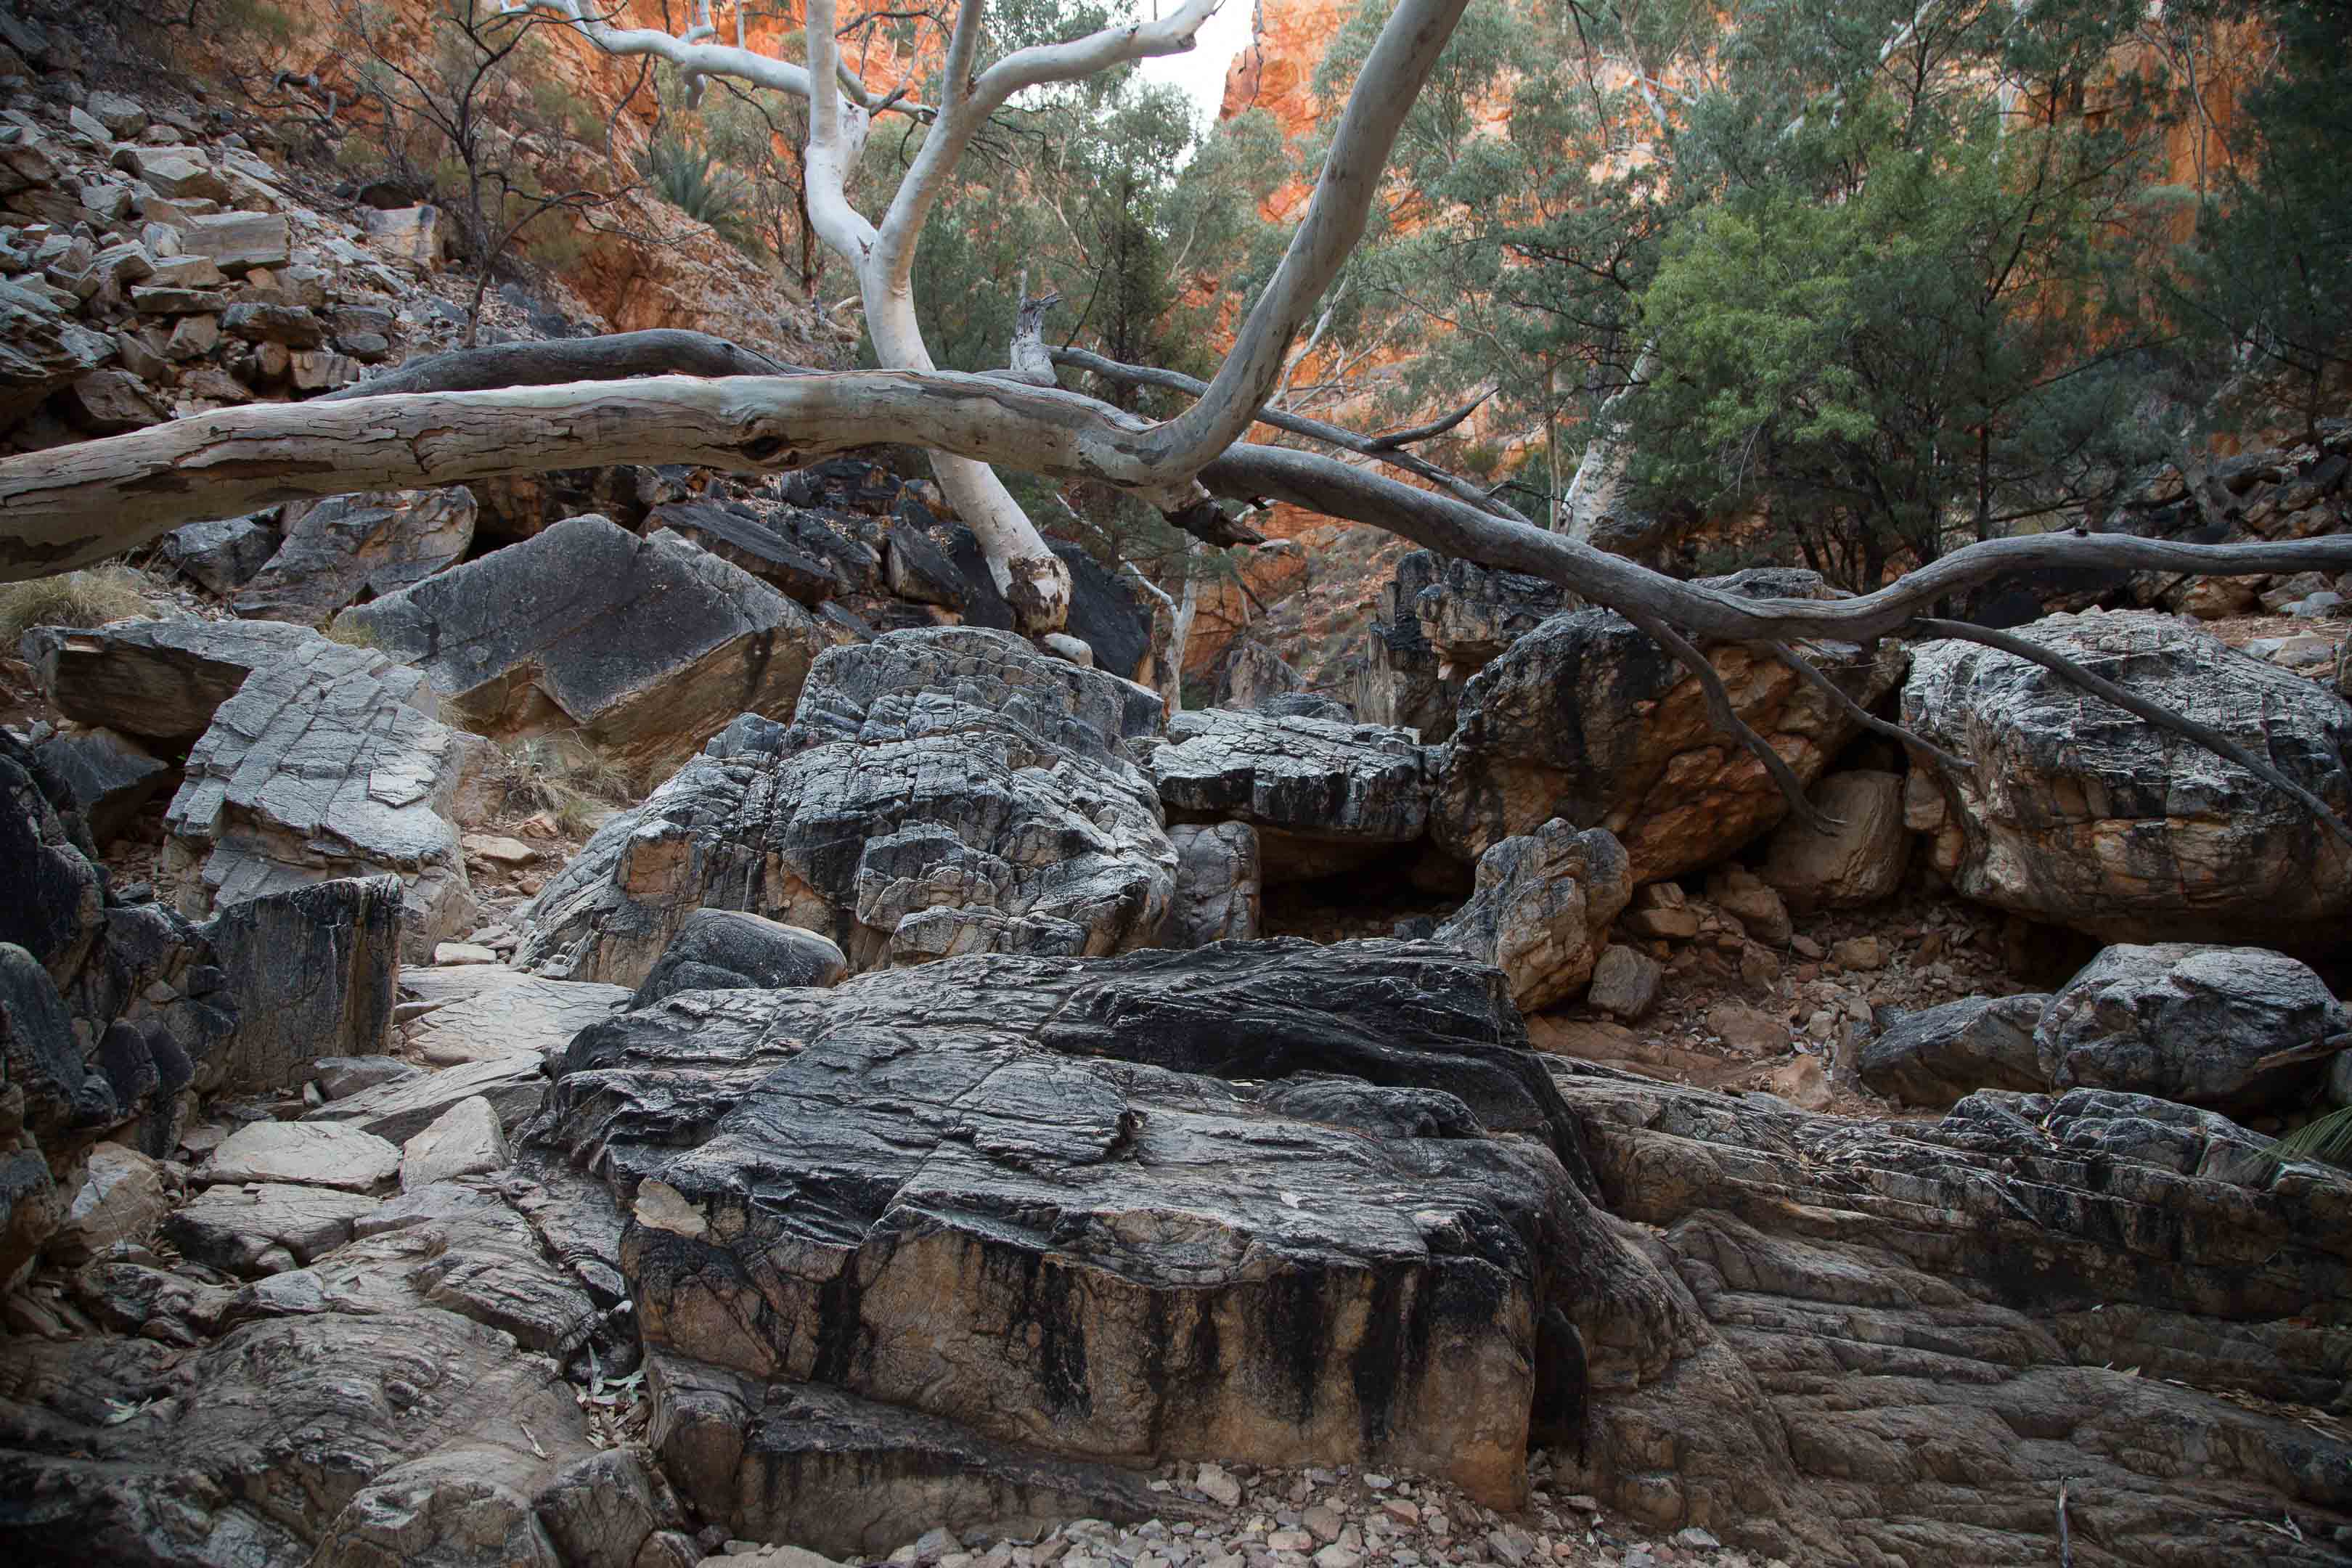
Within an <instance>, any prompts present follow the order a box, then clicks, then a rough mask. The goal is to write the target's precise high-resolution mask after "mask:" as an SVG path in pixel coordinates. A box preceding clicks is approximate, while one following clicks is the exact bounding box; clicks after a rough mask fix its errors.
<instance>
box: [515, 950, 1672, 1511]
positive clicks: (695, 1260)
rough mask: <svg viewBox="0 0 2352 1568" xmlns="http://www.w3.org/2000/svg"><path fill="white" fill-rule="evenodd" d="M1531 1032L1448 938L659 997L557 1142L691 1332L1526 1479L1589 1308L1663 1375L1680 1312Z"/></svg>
mask: <svg viewBox="0 0 2352 1568" xmlns="http://www.w3.org/2000/svg"><path fill="white" fill-rule="evenodd" d="M1524 1041H1525V1037H1524V1033H1523V1031H1522V1030H1521V1028H1520V1026H1519V1024H1518V1019H1517V1014H1516V1013H1515V1012H1514V1011H1513V1010H1512V1009H1511V1007H1510V1005H1509V1004H1508V1002H1507V996H1506V994H1505V993H1504V991H1503V990H1502V987H1501V984H1500V977H1499V976H1498V975H1496V973H1495V972H1494V971H1492V970H1490V969H1486V968H1485V967H1484V966H1481V965H1478V964H1475V963H1469V962H1467V961H1465V960H1464V959H1462V958H1460V957H1459V956H1458V955H1456V954H1454V953H1452V952H1449V951H1447V950H1445V949H1442V948H1439V947H1436V946H1434V945H1432V944H1410V943H1396V942H1370V943H1357V944H1345V945H1342V946H1340V947H1335V948H1318V947H1316V946H1315V945H1313V944H1311V943H1307V942H1297V941H1285V942H1255V943H1227V944H1223V945H1221V946H1219V947H1216V948H1213V949H1208V950H1204V951H1202V952H1187V953H1169V952H1152V953H1139V954H1136V955H1132V956H1130V957H1127V958H1122V959H1117V960H1106V961H1095V962H1087V961H1084V960H1074V959H1061V958H1041V957H1024V956H1018V955H1009V954H997V955H985V956H977V957H972V958H966V959H960V960H950V961H946V962H944V963H938V964H933V965H929V966H925V967H923V968H919V969H911V970H893V971H889V972H886V973H877V974H868V975H865V976H861V977H856V978H853V979H852V980H849V981H847V982H845V983H844V984H842V985H840V986H838V987H836V988H835V989H833V990H830V991H809V990H784V991H777V992H769V993H746V992H736V991H730V992H718V993H710V992H703V993H692V992H689V993H685V994H680V995H677V996H674V997H671V998H668V999H667V1000H666V1001H665V1002H663V1003H661V1004H659V1005H656V1006H655V1007H652V1008H648V1009H645V1010H642V1011H638V1012H632V1013H629V1014H625V1015H623V1016H619V1017H616V1018H615V1019H614V1020H613V1021H611V1022H609V1023H607V1024H604V1025H601V1026H598V1027H597V1028H595V1029H592V1030H590V1031H587V1032H586V1033H584V1034H583V1035H582V1036H581V1037H580V1038H579V1039H578V1040H576V1041H575V1042H574V1043H573V1045H572V1048H571V1049H570V1050H569V1051H568V1052H567V1053H566V1057H565V1059H564V1061H563V1062H562V1066H561V1067H560V1068H559V1083H558V1089H557V1092H556V1094H555V1096H554V1097H553V1098H552V1099H551V1102H550V1106H549V1112H548V1115H547V1116H546V1117H544V1118H543V1119H542V1120H541V1122H540V1123H539V1124H537V1125H536V1126H535V1127H534V1129H533V1136H534V1138H535V1139H537V1140H539V1141H542V1142H552V1143H555V1144H557V1145H559V1146H562V1147H565V1148H567V1149H568V1150H570V1151H572V1152H574V1153H575V1154H576V1155H577V1156H579V1157H582V1158H584V1159H587V1160H589V1161H590V1162H591V1163H594V1164H595V1165H597V1166H598V1167H599V1168H601V1169H603V1170H604V1171H605V1172H606V1173H607V1175H608V1178H609V1179H612V1180H614V1182H615V1184H616V1185H618V1186H619V1187H620V1189H621V1190H622V1191H623V1192H624V1193H625V1194H626V1195H628V1196H629V1197H630V1198H631V1200H632V1205H633V1211H632V1212H633V1214H634V1216H635V1217H634V1222H633V1224H632V1225H631V1226H630V1227H629V1229H628V1231H627V1233H626V1235H625V1237H624V1240H623V1246H622V1266H623V1269H624V1272H625V1273H626V1274H627V1275H628V1277H629V1279H630V1281H631V1286H632V1297H633V1299H634V1300H635V1302H636V1304H637V1312H638V1317H639V1321H640V1322H641V1323H642V1325H643V1327H644V1331H645V1333H646V1341H647V1343H648V1344H649V1345H651V1346H654V1347H656V1349H659V1350H661V1351H665V1352H673V1353H675V1354H677V1355H679V1356H683V1357H687V1358H689V1359H692V1360H695V1361H698V1362H704V1363H710V1364H712V1365H716V1366H721V1367H725V1368H728V1369H730V1370H731V1371H733V1372H735V1373H740V1374H741V1375H743V1376H745V1377H749V1378H752V1379H755V1380H760V1381H762V1382H801V1383H813V1384H824V1385H829V1386H831V1387H835V1388H839V1389H842V1390H845V1391H846V1392H848V1393H850V1394H856V1395H857V1396H859V1397H860V1398H862V1399H866V1400H871V1401H875V1402H877V1403H879V1404H882V1405H891V1406H896V1407H899V1408H902V1409H909V1410H915V1411H919V1412H921V1413H923V1414H925V1415H931V1416H936V1417H940V1418H943V1419H945V1420H948V1421H951V1422H954V1423H957V1424H959V1425H961V1426H965V1427H968V1428H969V1429H971V1431H972V1432H974V1433H977V1434H979V1435H980V1436H984V1437H987V1438H989V1439H992V1440H993V1441H996V1442H1003V1443H1013V1444H1017V1445H1020V1446H1022V1447H1028V1448H1033V1449H1037V1450H1042V1451H1044V1452H1045V1453H1049V1454H1055V1455H1059V1456H1061V1457H1063V1458H1077V1459H1087V1460H1093V1461H1111V1462H1120V1463H1139V1462H1143V1461H1146V1460H1151V1459H1155V1458H1170V1457H1175V1456H1181V1455H1190V1456H1192V1457H1221V1458H1244V1459H1249V1460H1252V1461H1254V1462H1274V1459H1275V1457H1276V1456H1277V1455H1279V1456H1284V1457H1285V1458H1284V1462H1287V1463H1297V1462H1300V1461H1301V1460H1302V1459H1305V1460H1308V1461H1311V1462H1317V1463H1334V1464H1336V1463H1361V1464H1367V1465H1374V1466H1379V1467H1383V1468H1391V1467H1392V1468H1405V1469H1412V1470H1419V1471H1425V1472H1429V1473H1433V1474H1439V1475H1444V1476H1445V1477H1447V1478H1449V1479H1456V1480H1458V1481H1459V1482H1460V1483H1461V1484H1462V1485H1464V1486H1465V1488H1467V1489H1472V1490H1474V1491H1475V1492H1477V1493H1478V1494H1479V1495H1481V1496H1484V1497H1487V1498H1491V1499H1495V1500H1498V1501H1500V1502H1508V1501H1510V1500H1513V1499H1515V1498H1517V1497H1518V1496H1521V1495H1523V1489H1524V1487H1525V1484H1526V1479H1525V1453H1526V1448H1527V1443H1528V1432H1529V1429H1530V1426H1535V1427H1537V1428H1538V1429H1549V1424H1551V1423H1553V1422H1554V1421H1556V1420H1557V1419H1559V1417H1560V1415H1561V1414H1562V1412H1561V1411H1560V1410H1559V1408H1558V1407H1557V1405H1556V1400H1557V1397H1558V1389H1557V1386H1556V1384H1557V1380H1556V1379H1555V1380H1553V1381H1552V1382H1547V1381H1546V1371H1547V1367H1548V1366H1549V1365H1550V1363H1553V1361H1554V1360H1555V1359H1556V1358H1557V1357H1558V1356H1559V1355H1561V1354H1564V1353H1566V1352H1565V1351H1564V1350H1563V1349H1561V1348H1560V1346H1561V1345H1562V1344H1564V1342H1565V1339H1566V1336H1568V1335H1569V1334H1570V1332H1571V1331H1572V1330H1571V1327H1570V1325H1575V1326H1577V1327H1580V1328H1581V1330H1582V1333H1581V1342H1582V1343H1583V1344H1584V1345H1587V1346H1590V1347H1591V1358H1592V1361H1593V1363H1594V1364H1596V1365H1597V1366H1599V1367H1600V1368H1601V1369H1602V1371H1603V1374H1604V1375H1608V1376H1612V1377H1618V1378H1622V1379H1624V1380H1626V1381H1629V1382H1633V1381H1639V1380H1640V1379H1641V1378H1642V1377H1643V1376H1645V1375H1650V1374H1654V1373H1655V1372H1656V1371H1658V1370H1660V1369H1661V1368H1662V1367H1663V1364H1664V1363H1663V1360H1662V1359H1660V1354H1659V1347H1660V1345H1661V1344H1662V1343H1663V1342H1664V1339H1668V1338H1671V1332H1672V1331H1671V1329H1670V1325H1671V1323H1672V1322H1673V1321H1674V1319H1675V1309H1674V1307H1673V1306H1672V1303H1671V1299H1670V1294H1669V1292H1668V1291H1667V1290H1666V1289H1665V1288H1664V1282H1663V1281H1661V1280H1660V1279H1657V1278H1656V1277H1655V1276H1654V1275H1652V1274H1651V1273H1649V1272H1648V1269H1647V1267H1646V1265H1644V1264H1643V1263H1642V1262H1641V1261H1640V1260H1639V1259H1638V1258H1636V1257H1635V1256H1634V1255H1633V1254H1631V1253H1630V1252H1628V1251H1627V1250H1626V1249H1625V1248H1624V1247H1622V1245H1621V1244H1620V1243H1619V1242H1618V1240H1617V1239H1616V1238H1615V1237H1614V1236H1613V1235H1612V1234H1611V1233H1609V1232H1608V1231H1607V1230H1606V1229H1605V1227H1604V1226H1602V1224H1601V1220H1600V1217H1599V1216H1598V1215H1597V1213H1596V1212H1595V1211H1594V1210H1593V1209H1591V1206H1590V1205H1588V1204H1587V1203H1586V1202H1585V1201H1584V1199H1583V1198H1582V1196H1581V1194H1580V1191H1579V1189H1578V1187H1577V1184H1576V1180H1575V1178H1574V1177H1573V1176H1572V1175H1571V1174H1570V1165H1564V1164H1563V1163H1562V1158H1561V1157H1562V1154H1563V1153H1565V1155H1566V1157H1567V1158H1568V1159H1569V1161H1570V1163H1571V1164H1580V1159H1579V1157H1578V1156H1577V1154H1576V1152H1575V1132H1574V1130H1573V1128H1572V1127H1571V1126H1570V1124H1569V1123H1568V1122H1567V1121H1565V1120H1564V1119H1563V1118H1562V1117H1561V1116H1560V1114H1559V1110H1560V1108H1559V1105H1558V1104H1557V1103H1556V1102H1555V1101H1554V1100H1553V1099H1552V1098H1551V1090H1550V1088H1549V1079H1547V1078H1546V1077H1545V1075H1544V1074H1543V1072H1542V1070H1541V1068H1540V1067H1539V1066H1538V1064H1537V1062H1536V1060H1535V1058H1534V1056H1533V1054H1532V1053H1530V1052H1528V1050H1527V1049H1526V1047H1525V1043H1524ZM755 1073H756V1074H758V1076H757V1078H756V1081H754V1082H752V1083H751V1087H750V1088H749V1090H748V1092H745V1091H744V1090H743V1089H742V1088H741V1087H740V1086H741V1085H742V1084H743V1082H744V1080H745V1079H749V1078H751V1077H752V1075H753V1074H755ZM706 1075H707V1076H708V1078H709V1079H710V1080H712V1081H713V1087H714V1089H716V1088H717V1087H718V1086H719V1085H722V1084H723V1086H724V1087H723V1089H718V1091H717V1092H706V1093H697V1092H696V1091H693V1090H690V1089H689V1090H681V1089H680V1088H679V1085H680V1081H681V1080H692V1079H696V1078H698V1077H704V1076H706ZM574 1079H580V1080H582V1081H580V1082H578V1083H575V1082H574ZM1505 1131H1508V1132H1513V1133H1517V1134H1520V1135H1519V1136H1515V1137H1502V1136H1496V1134H1497V1133H1500V1132H1505ZM664 1143H667V1148H664V1147H661V1145H662V1144H664ZM681 1150H682V1152H679V1151H681ZM664 1154H667V1158H666V1159H664V1158H662V1156H663V1155H664ZM755 1303H756V1305H755ZM1555 1322H1556V1323H1557V1324H1558V1325H1559V1326H1558V1328H1557V1329H1552V1328H1547V1327H1546V1325H1547V1324H1550V1323H1555ZM1008 1324H1009V1325H1012V1333H1013V1343H1014V1344H1015V1345H1025V1346H1026V1349H1025V1350H1024V1351H1021V1352H1018V1353H1016V1354H1014V1355H1013V1356H1012V1357H1010V1358H1008V1357H1007V1356H1006V1354H1005V1352H1004V1346H1005V1342H1006V1341H1005V1334H1006V1331H1007V1329H1006V1325H1008Z"/></svg>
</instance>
